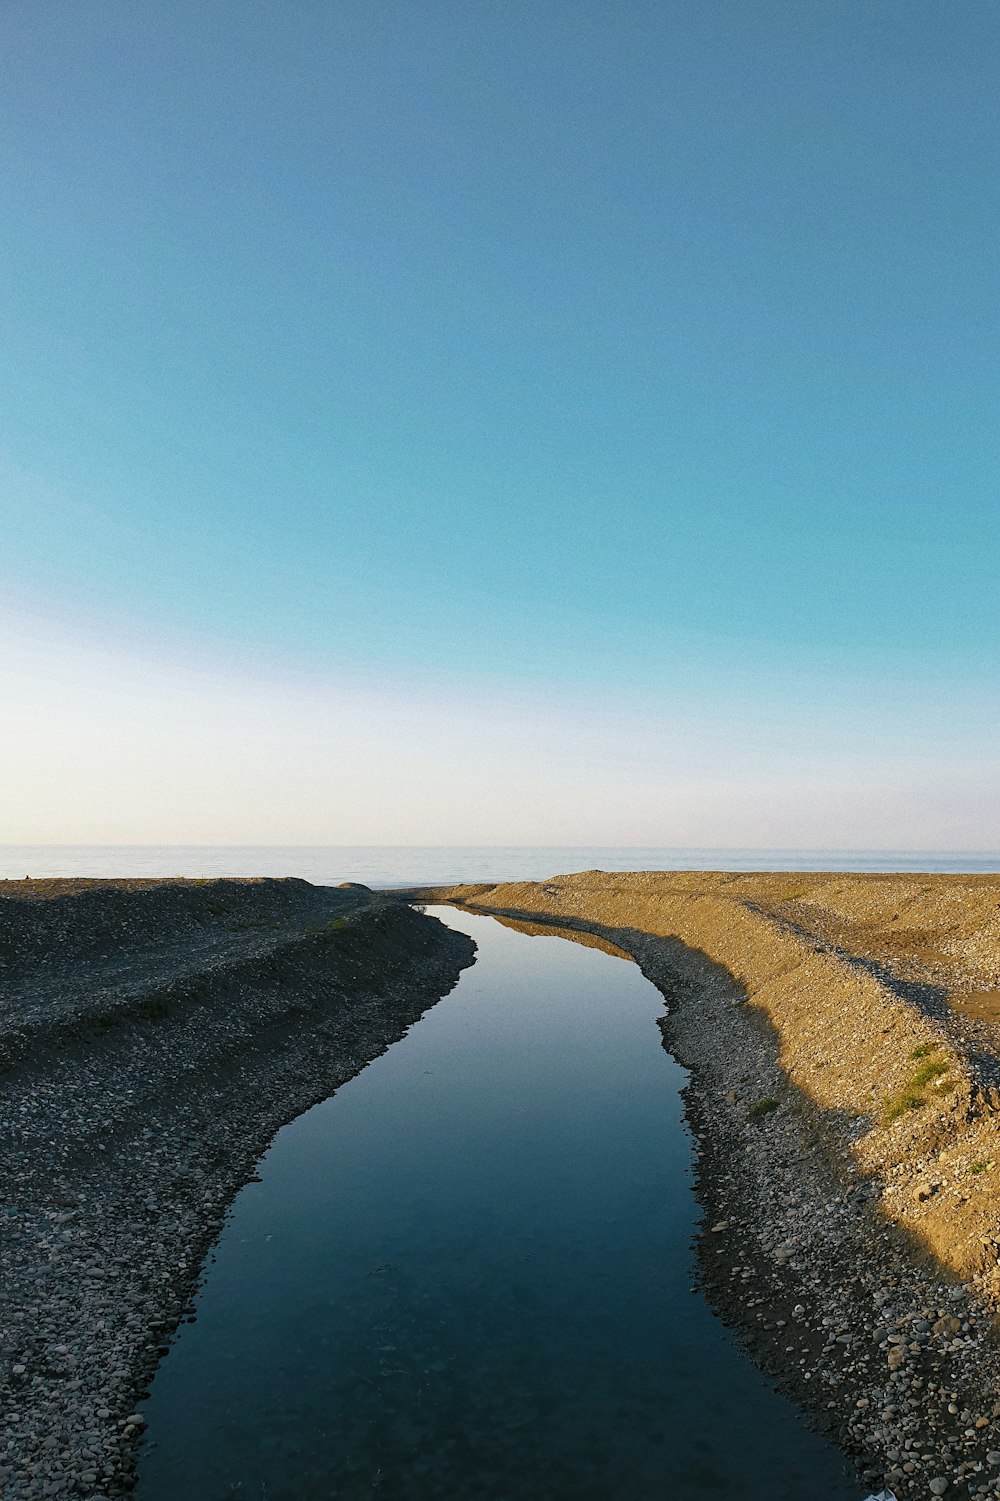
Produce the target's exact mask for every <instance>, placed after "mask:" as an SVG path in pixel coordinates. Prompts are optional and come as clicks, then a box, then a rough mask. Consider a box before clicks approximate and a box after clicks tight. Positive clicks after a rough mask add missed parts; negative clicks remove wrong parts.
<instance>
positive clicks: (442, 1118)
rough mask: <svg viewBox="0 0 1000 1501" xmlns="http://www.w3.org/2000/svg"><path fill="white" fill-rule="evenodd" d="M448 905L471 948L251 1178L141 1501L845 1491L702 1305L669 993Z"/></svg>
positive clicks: (192, 1328) (145, 1475)
mask: <svg viewBox="0 0 1000 1501" xmlns="http://www.w3.org/2000/svg"><path fill="white" fill-rule="evenodd" d="M432 910H434V909H432ZM437 915H439V916H441V917H442V918H443V919H444V920H445V921H446V922H448V923H449V924H450V925H451V926H453V927H457V928H461V929H463V930H464V931H466V932H468V933H470V934H471V935H472V936H473V937H474V938H475V940H476V942H477V944H478V945H479V952H478V957H477V961H476V964H475V965H474V967H473V968H471V969H469V970H466V971H465V973H464V975H463V977H462V979H461V981H460V983H459V984H458V986H457V987H456V989H455V990H454V991H453V992H452V993H451V995H449V996H448V997H446V998H445V999H444V1000H443V1001H441V1002H440V1004H439V1005H437V1006H436V1007H435V1008H434V1009H433V1010H432V1011H430V1012H429V1013H428V1014H427V1016H425V1017H424V1018H423V1019H422V1020H421V1021H420V1022H419V1023H418V1025H417V1026H415V1027H414V1028H413V1030H412V1031H411V1032H410V1033H409V1034H408V1035H407V1036H406V1037H405V1038H404V1039H403V1040H402V1041H401V1042H399V1043H397V1044H396V1045H395V1046H394V1047H392V1048H391V1049H390V1050H389V1052H388V1053H386V1054H385V1055H384V1056H383V1057H381V1058H379V1059H377V1060H376V1061H375V1062H374V1063H372V1064H370V1065H369V1067H368V1068H366V1069H365V1071H364V1072H363V1073H362V1074H360V1075H359V1076H358V1077H357V1078H356V1079H354V1080H352V1081H351V1082H350V1083H349V1084H347V1085H345V1086H344V1087H343V1088H342V1089H341V1090H340V1091H339V1092H338V1093H337V1094H336V1095H335V1096H334V1097H333V1098H332V1099H330V1100H327V1101H326V1102H325V1103H324V1104H322V1105H318V1106H317V1107H316V1108H315V1109H313V1110H310V1111H308V1112H307V1113H306V1114H305V1115H303V1116H301V1117H300V1118H299V1119H298V1120H296V1121H294V1122H293V1123H292V1124H291V1125H289V1126H287V1127H285V1129H284V1130H282V1131H281V1132H280V1133H279V1135H278V1136H277V1137H276V1138H275V1141H274V1143H273V1145H272V1147H271V1149H270V1151H269V1152H268V1153H267V1155H266V1156H265V1158H264V1159H263V1163H262V1166H261V1169H260V1172H261V1176H262V1180H263V1181H262V1182H260V1183H252V1184H249V1185H248V1186H247V1187H246V1188H245V1189H243V1191H242V1192H241V1193H240V1195H239V1197H238V1199H237V1200H236V1203H235V1206H234V1210H233V1213H232V1215H231V1218H230V1219H229V1220H228V1221H227V1224H226V1227H225V1230H224V1231H223V1234H222V1236H221V1238H220V1241H219V1245H218V1248H217V1255H216V1259H215V1261H214V1263H213V1264H212V1265H211V1266H210V1268H209V1270H208V1275H207V1277H206V1279H205V1283H204V1286H203V1288H202V1291H201V1294H200V1296H199V1298H198V1307H197V1315H198V1316H197V1320H196V1321H195V1322H194V1323H192V1324H187V1325H185V1326H184V1327H183V1330H182V1332H181V1335H180V1337H179V1339H178V1340H177V1342H176V1344H175V1345H174V1346H173V1348H172V1349H171V1351H170V1353H169V1355H168V1356H167V1357H166V1359H165V1360H164V1362H163V1365H162V1366H161V1368H160V1371H159V1373H158V1374H157V1377H156V1380H155V1382H154V1385H153V1391H152V1395H151V1397H150V1400H149V1402H148V1403H147V1406H146V1416H147V1418H148V1420H149V1428H148V1431H147V1440H146V1443H145V1446H144V1450H143V1457H142V1462H141V1466H140V1480H139V1488H138V1495H139V1497H141V1501H178V1498H179V1497H184V1498H185V1501H222V1498H224V1497H230V1496H234V1495H235V1496H238V1497H247V1498H249V1497H254V1498H262V1501H328V1498H347V1497H368V1496H380V1495H381V1496H385V1497H391V1498H407V1501H410V1498H412V1501H422V1498H425V1497H445V1498H449V1501H477V1498H484V1501H485V1498H489V1501H500V1498H508V1501H521V1498H525V1501H591V1498H593V1501H598V1498H600V1501H608V1498H618V1497H623V1498H626V1497H627V1498H630V1501H643V1498H647V1497H649V1498H653V1497H656V1498H663V1501H667V1498H670V1501H688V1498H692V1501H693V1498H696V1497H698V1498H703V1497H733V1498H735V1497H739V1498H754V1501H756V1498H760V1501H765V1498H766V1501H792V1498H794V1501H803V1498H804V1497H807V1496H808V1497H819V1496H822V1497H823V1498H824V1501H858V1498H859V1497H860V1495H861V1493H862V1492H861V1488H860V1487H859V1486H858V1485H857V1484H856V1483H855V1482H854V1480H853V1479H852V1477H851V1476H850V1475H849V1473H848V1472H847V1470H846V1468H845V1466H844V1463H843V1461H842V1459H841V1458H840V1456H839V1455H838V1453H837V1452H836V1451H835V1450H834V1449H832V1448H831V1447H830V1446H829V1445H827V1444H826V1443H825V1442H824V1441H823V1440H821V1439H820V1438H818V1437H817V1436H816V1435H814V1434H812V1433H810V1432H809V1431H808V1430H807V1429H806V1428H805V1427H804V1426H803V1424H802V1423H801V1421H800V1420H799V1418H798V1416H797V1415H796V1413H795V1411H794V1410H793V1409H792V1408H791V1407H790V1406H789V1405H788V1404H787V1403H786V1402H785V1401H784V1400H783V1399H782V1398H780V1397H779V1396H777V1395H776V1394H775V1393H774V1392H772V1391H771V1390H770V1389H769V1388H768V1386H767V1385H766V1383H765V1382H764V1381H763V1380H762V1379H761V1378H760V1376H759V1375H758V1374H757V1373H756V1372H755V1370H754V1369H753V1367H752V1366H751V1365H750V1364H749V1363H748V1362H747V1361H746V1360H745V1359H744V1358H743V1356H742V1355H741V1354H740V1353H739V1351H738V1350H737V1349H736V1347H735V1345H734V1343H733V1340H732V1339H731V1337H730V1336H729V1335H728V1334H727V1332H726V1330H725V1329H724V1328H723V1327H722V1325H721V1324H720V1323H719V1321H718V1320H717V1319H716V1318H715V1317H714V1316H713V1315H712V1313H711V1312H710V1310H709V1309H708V1307H707V1306H706V1304H705V1302H704V1301H703V1299H702V1297H701V1296H700V1295H699V1294H692V1291H691V1283H692V1276H693V1261H692V1252H691V1238H692V1234H693V1231H694V1228H695V1226H696V1223H697V1206H696V1204H695V1201H694V1198H693V1195H692V1191H691V1162H692V1146H691V1140H690V1138H689V1136H688V1133H687V1131H686V1129H685V1126H684V1123H683V1116H682V1107H681V1098H680V1090H681V1088H682V1087H683V1082H684V1074H683V1071H682V1070H681V1069H680V1068H679V1067H678V1066H677V1064H676V1063H674V1061H673V1060H672V1059H671V1058H670V1057H669V1056H668V1055H667V1054H666V1053H665V1052H664V1051H663V1048H662V1046H661V1044H660V1034H659V1031H658V1030H657V1027H656V1025H655V1021H656V1018H657V1017H658V1016H660V1015H661V1014H662V1001H661V998H660V996H659V994H658V993H657V991H656V990H655V989H654V988H653V986H652V985H650V984H649V983H648V981H646V980H644V979H643V977H642V975H641V974H640V973H639V971H638V969H636V967H635V966H634V965H632V964H629V963H625V962H623V961H622V960H621V959H619V958H616V957H614V956H612V955H609V954H607V953H603V952H601V951H599V950H597V949H593V948H586V947H582V946H580V945H578V944H574V943H570V942H567V941H566V940H565V939H562V938H558V937H554V936H547V935H546V936H541V937H530V936H527V935H525V934H523V933H519V932H515V931H512V930H511V929H509V928H506V927H504V926H502V925H501V924H500V923H498V922H495V921H494V920H492V919H490V918H484V917H470V916H467V915H465V914H463V913H458V912H455V911H453V910H451V909H440V910H438V914H437Z"/></svg>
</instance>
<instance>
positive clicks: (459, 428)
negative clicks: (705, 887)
mask: <svg viewBox="0 0 1000 1501" xmlns="http://www.w3.org/2000/svg"><path fill="white" fill-rule="evenodd" d="M998 53H1000V11H998V10H997V8H996V6H995V5H994V4H992V3H985V0H982V3H979V0H969V3H965V4H963V5H961V6H946V5H944V4H943V3H937V4H930V3H925V0H885V3H880V4H879V5H877V6H873V5H871V4H870V0H858V3H842V0H830V3H827V4H824V5H808V4H805V3H801V0H795V3H793V0H743V3H740V4H736V3H734V0H730V3H721V0H690V3H688V0H683V3H672V0H656V3H643V0H622V3H614V4H611V3H607V0H605V3H600V4H598V3H593V0H531V3H522V0H503V3H502V4H499V3H497V4H493V3H485V4H481V3H472V0H464V3H457V0H422V3H420V4H419V5H413V4H412V3H410V0H384V3H375V4H373V3H371V0H364V3H361V0H336V3H334V4H331V3H328V0H281V3H279V0H172V3H171V4H170V5H167V6H160V7H152V6H150V7H146V6H136V5H135V4H134V0H88V3H87V4H86V5H79V4H76V3H71V0H7V3H6V4H5V6H4V7H3V10H2V14H0V151H2V160H3V179H4V190H3V203H2V209H0V216H2V217H0V224H2V233H0V284H2V286H3V288H4V292H3V295H2V301H0V309H2V311H0V317H2V330H0V518H2V527H0V842H10V843H15V842H44V841H52V842H60V843H69V842H75V841H80V842H100V843H114V842H121V843H132V842H134V843H173V842H176V843H217V842H225V843H267V842H274V843H282V844H287V843H296V842H302V843H313V844H315V843H326V842H329V843H387V844H402V843H414V844H429V843H442V844H443V843H470V844H478V843H502V844H536V843H537V844H549V843H560V844H581V845H583V844H588V843H600V844H618V843H621V844H629V845H635V844H648V845H671V844H672V845H701V846H711V845H726V846H740V845H746V846H757V847H759V846H798V847H802V848H820V847H831V846H832V847H837V848H845V847H859V848H866V849H877V848H907V849H928V850H929V849H935V848H937V849H969V850H973V849H996V848H998V847H1000V793H998V790H997V778H996V775H995V762H996V744H997V738H998V731H1000V707H998V706H1000V694H998V691H997V690H998V687H1000V683H998V678H1000V671H998V653H997V645H998V627H1000V591H998V589H997V584H996V579H997V571H998V563H1000V546H998V543H1000V504H998V496H997V475H998V464H997V457H998V454H997V449H998V442H997V439H998V402H997V398H998V395H1000V392H998V378H997V372H998V361H997V355H998V344H1000V339H998V333H1000V314H998V309H1000V300H998V291H1000V287H998V280H1000V276H998V272H1000V259H998V254H997V239H998V228H1000V215H998V207H1000V204H998V198H1000V171H998V166H1000V163H998V145H1000V111H998V109H997V104H996V79H995V59H996V57H997V55H998Z"/></svg>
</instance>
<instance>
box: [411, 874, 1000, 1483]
mask: <svg viewBox="0 0 1000 1501" xmlns="http://www.w3.org/2000/svg"><path fill="white" fill-rule="evenodd" d="M829 879H830V878H822V879H821V878H809V877H799V878H796V877H782V878H770V877H762V878H753V877H746V878H741V879H740V880H739V881H734V880H733V879H730V878H725V877H712V876H711V875H707V876H700V875H698V874H697V873H688V874H687V875H686V876H685V875H680V876H672V877H667V876H655V875H652V876H650V875H639V876H613V875H607V874H604V873H601V872H588V873H586V874H584V875H579V876H572V877H557V878H553V879H552V880H551V881H549V882H546V883H537V884H536V883H518V884H517V885H509V886H499V887H486V886H481V887H465V888H450V889H448V888H435V889H432V890H425V891H421V892H418V893H417V892H415V893H411V894H410V895H411V898H412V899H416V900H422V901H424V900H433V901H448V900H451V901H455V902H457V903H459V904H461V905H465V906H468V907H469V908H470V910H474V911H485V912H493V913H496V914H498V915H499V914H503V915H504V916H505V918H506V919H510V920H514V921H515V922H518V921H520V922H522V923H526V924H528V925H538V924H544V925H545V926H546V927H548V928H550V929H551V927H553V926H555V927H556V928H559V929H562V930H563V931H564V932H565V933H566V936H568V937H572V936H573V934H574V932H577V933H579V934H580V935H581V936H582V935H597V936H598V937H599V938H601V939H602V940H604V941H607V942H609V943H611V944H613V945H615V946H616V947H617V948H619V949H622V950H624V951H625V952H626V953H627V954H630V955H631V956H632V957H633V958H634V959H635V960H636V962H638V963H639V964H640V966H641V968H642V969H643V972H644V973H645V974H646V975H647V976H648V977H649V979H651V980H652V981H653V983H654V984H656V985H657V986H658V988H659V989H660V990H661V991H662V992H663V994H664V997H665V999H666V1001H667V1004H668V1014H667V1016H666V1017H665V1018H664V1021H663V1032H664V1045H665V1046H666V1047H668V1048H669V1050H670V1051H671V1052H672V1053H673V1054H674V1055H675V1056H676V1057H677V1058H678V1060H679V1061H680V1062H681V1063H683V1064H684V1065H685V1066H686V1067H687V1068H688V1069H689V1070H690V1072H691V1078H690V1082H689V1085H688V1088H687V1091H686V1102H687V1113H688V1120H689V1122H690V1125H691V1128H692V1131H693V1132H694V1135H695V1139H696V1142H697V1145H698V1153H699V1157H698V1176H699V1193H700V1195H701V1198H702V1201H703V1204H704V1206H705V1226H704V1233H703V1235H702V1237H701V1240H700V1245H699V1256H700V1262H701V1268H702V1273H703V1277H704V1281H705V1283H706V1286H707V1288H708V1290H709V1292H710V1295H711V1296H712V1298H713V1300H714V1302H715V1304H716V1306H717V1307H718V1308H719V1310H720V1312H721V1313H722V1314H723V1316H724V1317H725V1318H726V1320H727V1321H728V1322H729V1323H731V1324H732V1325H733V1327H734V1328H736V1329H737V1330H738V1331H739V1333H740V1334H741V1337H742V1338H743V1340H744V1341H745V1343H746V1345H747V1347H748V1349H749V1350H750V1352H751V1353H752V1355H753V1356H754V1358H755V1359H756V1360H757V1362H758V1363H759V1364H760V1365H762V1366H763V1367H764V1368H765V1369H766V1370H767V1371H768V1372H770V1373H771V1375H772V1376H773V1377H774V1379H775V1380H776V1382H777V1383H778V1384H779V1385H781V1386H782V1387H783V1388H784V1389H785V1390H787V1391H788V1392H789V1393H790V1394H791V1395H793V1396H794V1397H795V1399H796V1400H797V1401H798V1402H799V1403H800V1404H801V1405H802V1406H803V1407H804V1408H805V1409H806V1411H807V1412H808V1413H810V1414H811V1416H812V1418H813V1420H814V1421H815V1422H816V1423H817V1424H818V1425H820V1426H822V1427H823V1428H824V1429H826V1430H827V1431H828V1432H830V1433H831V1434H832V1435H833V1436H834V1438H835V1439H837V1440H838V1441H839V1442H840V1444H841V1446H842V1447H843V1449H844V1451H845V1452H846V1453H847V1454H848V1455H849V1456H850V1457H851V1458H852V1459H853V1460H855V1461H856V1462H857V1463H858V1465H859V1468H860V1469H861V1471H862V1472H863V1473H864V1474H865V1475H866V1477H867V1478H868V1479H869V1481H870V1482H871V1485H872V1489H873V1490H877V1489H879V1488H880V1487H881V1486H882V1485H883V1484H884V1485H887V1486H890V1487H891V1488H892V1490H893V1491H894V1492H895V1494H896V1495H897V1496H898V1497H900V1498H903V1497H920V1498H923V1497H934V1496H938V1495H945V1496H947V1497H952V1496H954V1497H966V1496H979V1497H985V1496H994V1497H1000V1401H998V1397H1000V1342H998V1335H997V1322H996V1316H997V1308H998V1301H997V1287H998V1276H997V1266H996V1263H997V1257H998V1255H1000V1250H998V1247H1000V1214H998V1208H1000V1194H998V1191H997V1189H998V1185H997V1171H996V1170H997V1166H998V1164H1000V1123H998V1115H997V1106H996V1096H995V1094H994V1092H993V1087H992V1080H993V1076H994V1066H995V1062H996V1058H997V1056H998V1047H997V1041H998V1034H997V1033H996V1032H995V1031H993V1030H992V1029H991V1027H990V1025H986V1026H985V1027H981V1028H979V1029H978V1030H975V1031H974V1032H970V1030H969V1027H968V1023H967V1018H965V1017H963V1016H962V1014H961V1013H957V1014H956V1013H954V1012H953V1011H952V1009H951V1008H949V1006H948V1004H947V999H948V996H949V994H950V993H951V991H952V989H953V987H958V988H959V990H961V989H963V988H964V990H970V989H975V988H977V987H980V988H985V986H986V985H988V984H993V983H995V980H994V979H993V978H992V977H995V976H996V974H997V972H998V969H1000V946H998V945H997V943H996V941H995V933H996V910H997V901H998V898H1000V880H998V879H997V878H984V882H980V883H979V884H976V885H975V886H974V887H973V888H972V895H971V896H968V895H966V896H965V898H964V901H963V894H962V891H961V889H960V887H959V885H958V878H941V880H942V882H943V883H945V884H943V885H939V886H937V887H935V885H934V882H935V878H933V877H920V878H914V877H897V878H894V881H893V884H892V885H888V884H886V883H883V884H879V881H878V878H867V881H868V883H869V884H868V885H867V888H866V886H865V881H866V878H849V877H848V878H838V880H839V885H838V887H837V888H836V890H835V891H834V892H833V895H832V896H831V897H830V904H829V906H826V905H824V898H823V894H822V892H821V891H820V889H819V888H821V887H822V886H823V885H824V880H829ZM769 881H770V882H771V883H772V884H771V886H770V888H769V887H768V882H769ZM810 882H812V884H811V885H810ZM852 882H853V883H858V886H860V890H858V889H855V886H854V885H852ZM948 883H950V884H948ZM797 886H804V887H806V888H807V889H806V891H805V898H806V899H805V901H803V893H802V892H800V891H799V890H798V889H797ZM928 889H929V890H930V896H927V895H925V894H924V893H926V892H927V891H928ZM789 890H791V892H792V895H791V896H789V895H788V893H789ZM907 904H909V906H910V921H911V929H912V931H913V932H918V933H919V934H920V944H919V945H916V944H915V945H912V946H911V948H910V949H907V944H906V942H905V937H901V936H900V933H899V931H898V928H894V929H893V930H892V931H891V932H890V934H889V936H888V937H886V936H885V931H884V930H885V927H886V924H887V923H888V921H889V919H890V918H892V919H893V921H897V920H898V914H897V913H896V909H897V908H900V907H903V906H906V905H907ZM935 904H937V910H936V912H935V910H931V909H933V908H934V907H935ZM977 904H978V905H977ZM880 905H881V906H882V907H884V909H885V918H884V921H882V922H881V923H880V921H879V919H878V907H879V906H880ZM956 913H957V914H958V918H961V919H964V920H965V921H966V923H967V927H968V929H969V933H968V941H967V942H966V943H965V944H963V942H962V940H961V935H959V937H958V938H956V929H957V927H958V921H957V920H956ZM845 914H846V915H845ZM805 918H808V926H806V923H805V922H804V920H803V919H805ZM879 935H882V936H881V938H880V937H879ZM862 938H863V939H864V943H863V944H862V942H861V941H860V940H861V939H862ZM859 950H860V952H859ZM914 1055H915V1056H914ZM928 1063H930V1064H931V1065H932V1066H933V1067H932V1070H930V1071H928V1069H927V1065H928ZM921 1071H924V1072H929V1077H928V1078H927V1079H926V1080H925V1082H924V1083H923V1084H922V1085H919V1086H916V1085H914V1084H913V1080H914V1078H915V1077H917V1076H918V1075H919V1076H921V1077H922V1073H921ZM942 1086H943V1087H942Z"/></svg>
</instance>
